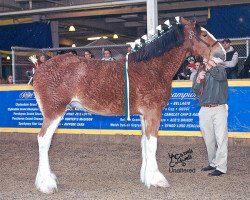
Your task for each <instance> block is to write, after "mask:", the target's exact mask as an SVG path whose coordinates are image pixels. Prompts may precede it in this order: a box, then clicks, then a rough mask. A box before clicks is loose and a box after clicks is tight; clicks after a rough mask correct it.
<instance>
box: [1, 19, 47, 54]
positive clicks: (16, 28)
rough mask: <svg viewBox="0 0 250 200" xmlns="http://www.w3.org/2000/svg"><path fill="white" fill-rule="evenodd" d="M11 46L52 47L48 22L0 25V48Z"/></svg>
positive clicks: (6, 48)
mask: <svg viewBox="0 0 250 200" xmlns="http://www.w3.org/2000/svg"><path fill="white" fill-rule="evenodd" d="M11 46H20V47H32V48H48V47H52V37H51V28H50V24H48V23H41V22H36V23H29V24H17V25H7V26H0V49H1V50H11Z"/></svg>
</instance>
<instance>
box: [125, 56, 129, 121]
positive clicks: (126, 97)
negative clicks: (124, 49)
mask: <svg viewBox="0 0 250 200" xmlns="http://www.w3.org/2000/svg"><path fill="white" fill-rule="evenodd" d="M128 54H129V53H127V54H126V62H125V66H124V79H125V84H124V86H125V87H124V89H125V116H126V120H127V121H131V119H130V108H129V77H128Z"/></svg>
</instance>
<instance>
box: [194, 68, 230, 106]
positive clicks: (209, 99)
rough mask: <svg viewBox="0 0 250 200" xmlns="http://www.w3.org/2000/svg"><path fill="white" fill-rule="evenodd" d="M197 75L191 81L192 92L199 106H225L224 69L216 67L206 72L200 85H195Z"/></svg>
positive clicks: (226, 83) (226, 94) (225, 80)
mask: <svg viewBox="0 0 250 200" xmlns="http://www.w3.org/2000/svg"><path fill="white" fill-rule="evenodd" d="M197 76H198V74H197V75H196V76H195V78H194V80H193V91H194V93H195V94H196V96H198V97H199V103H200V106H206V105H209V104H227V99H228V82H227V75H226V71H225V68H224V67H223V66H221V65H217V66H216V67H213V68H211V69H209V70H208V71H206V76H205V79H204V80H201V83H197V82H196V79H197Z"/></svg>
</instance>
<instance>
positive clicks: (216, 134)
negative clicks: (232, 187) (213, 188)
mask: <svg viewBox="0 0 250 200" xmlns="http://www.w3.org/2000/svg"><path fill="white" fill-rule="evenodd" d="M223 60H224V59H223V55H220V56H218V57H213V58H211V59H210V60H208V62H207V63H205V66H206V68H205V69H204V70H201V71H200V72H198V74H197V75H196V76H195V78H194V81H193V91H194V93H195V94H196V96H198V97H199V103H200V106H201V109H200V111H199V124H200V129H201V132H202V136H203V139H204V141H205V145H206V148H207V154H208V162H209V165H208V166H207V167H204V168H202V171H210V170H214V171H213V172H211V173H209V174H208V175H209V176H221V175H222V174H225V173H226V172H227V155H228V149H227V147H228V130H227V117H228V111H227V105H226V104H227V99H228V81H227V75H226V71H225V68H224V67H223V66H222V65H221V64H220V63H222V62H223Z"/></svg>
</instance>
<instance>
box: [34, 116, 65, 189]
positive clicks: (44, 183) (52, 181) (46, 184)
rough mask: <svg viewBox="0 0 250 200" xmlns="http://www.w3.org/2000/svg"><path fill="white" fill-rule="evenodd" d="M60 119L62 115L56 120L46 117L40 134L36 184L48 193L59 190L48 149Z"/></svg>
mask: <svg viewBox="0 0 250 200" xmlns="http://www.w3.org/2000/svg"><path fill="white" fill-rule="evenodd" d="M60 120H61V117H58V118H57V119H55V120H47V118H44V122H43V126H42V129H41V131H40V133H39V134H38V145H39V166H38V171H37V175H36V182H35V185H36V188H37V189H38V190H39V191H41V192H43V193H47V194H50V193H53V192H56V191H57V183H56V176H55V175H54V174H53V173H52V171H51V169H50V165H49V156H48V151H49V148H50V144H51V140H52V136H53V134H54V132H55V130H56V128H57V126H58V124H59V122H60Z"/></svg>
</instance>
